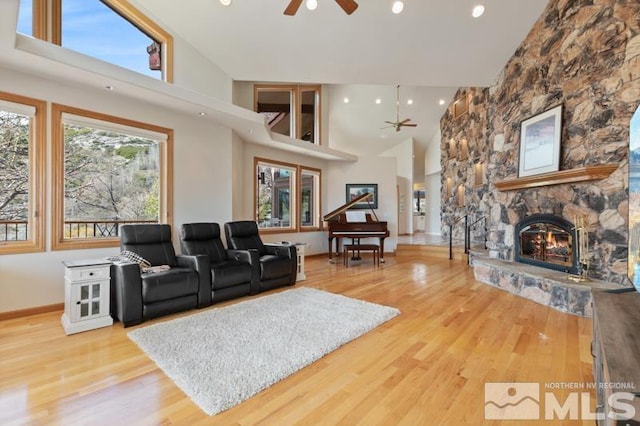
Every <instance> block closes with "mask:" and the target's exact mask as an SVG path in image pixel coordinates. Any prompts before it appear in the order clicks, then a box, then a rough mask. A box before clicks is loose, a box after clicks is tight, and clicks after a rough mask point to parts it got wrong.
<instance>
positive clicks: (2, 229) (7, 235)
mask: <svg viewBox="0 0 640 426" xmlns="http://www.w3.org/2000/svg"><path fill="white" fill-rule="evenodd" d="M28 235H29V222H28V221H26V220H0V241H26V240H27V236H28Z"/></svg>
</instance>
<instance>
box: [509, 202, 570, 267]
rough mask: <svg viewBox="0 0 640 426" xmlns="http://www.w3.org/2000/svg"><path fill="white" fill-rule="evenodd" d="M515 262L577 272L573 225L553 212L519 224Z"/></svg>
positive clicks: (536, 215)
mask: <svg viewBox="0 0 640 426" xmlns="http://www.w3.org/2000/svg"><path fill="white" fill-rule="evenodd" d="M515 237H516V238H515V261H516V262H522V263H528V264H531V265H536V266H542V267H544V268H549V269H554V270H556V271H563V272H568V273H570V274H577V273H578V254H577V253H576V248H577V247H578V245H577V241H576V231H575V227H574V225H573V224H572V223H571V222H569V221H567V220H565V219H564V218H562V217H560V216H556V215H552V214H544V213H541V214H534V215H531V216H527V217H526V218H524V219H523V220H522V221H520V222H519V223H517V224H516V228H515Z"/></svg>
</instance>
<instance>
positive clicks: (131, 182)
mask: <svg viewBox="0 0 640 426" xmlns="http://www.w3.org/2000/svg"><path fill="white" fill-rule="evenodd" d="M52 146H53V148H52V150H53V153H52V163H53V189H52V204H53V213H52V224H53V235H52V249H54V250H64V249H84V248H98V247H117V246H118V244H119V238H118V227H119V225H120V224H122V223H128V222H136V223H140V222H156V223H157V222H159V223H168V224H171V222H172V211H173V188H172V182H173V130H172V129H167V128H164V127H159V126H155V125H151V124H147V123H141V122H137V121H133V120H128V119H124V118H120V117H114V116H110V115H106V114H101V113H97V112H93V111H87V110H82V109H79V108H74V107H70V106H65V105H59V104H53V105H52ZM150 151H151V152H152V154H150V153H149V152H150ZM87 152H88V153H87ZM136 187H139V188H143V190H133V189H134V188H136ZM123 188H124V189H123Z"/></svg>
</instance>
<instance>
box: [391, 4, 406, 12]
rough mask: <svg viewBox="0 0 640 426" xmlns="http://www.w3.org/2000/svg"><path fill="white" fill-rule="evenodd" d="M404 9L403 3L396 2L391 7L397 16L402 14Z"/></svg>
mask: <svg viewBox="0 0 640 426" xmlns="http://www.w3.org/2000/svg"><path fill="white" fill-rule="evenodd" d="M402 9H404V3H403V2H401V1H394V2H393V5H391V11H392V12H393V13H395V14H396V15H397V14H399V13H400V12H402Z"/></svg>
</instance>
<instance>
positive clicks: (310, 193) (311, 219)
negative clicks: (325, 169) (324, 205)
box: [254, 157, 322, 233]
mask: <svg viewBox="0 0 640 426" xmlns="http://www.w3.org/2000/svg"><path fill="white" fill-rule="evenodd" d="M321 182H322V171H321V170H320V169H315V168H312V167H306V166H300V165H297V164H291V163H284V162H280V161H276V160H269V159H265V158H257V157H256V158H254V212H255V213H254V219H255V221H256V223H258V228H259V229H260V232H263V233H282V232H306V231H318V230H320V229H321V222H320V211H321V205H320V202H321V197H320V195H321V193H320V186H321Z"/></svg>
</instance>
